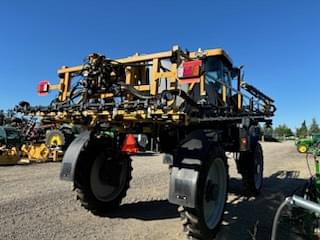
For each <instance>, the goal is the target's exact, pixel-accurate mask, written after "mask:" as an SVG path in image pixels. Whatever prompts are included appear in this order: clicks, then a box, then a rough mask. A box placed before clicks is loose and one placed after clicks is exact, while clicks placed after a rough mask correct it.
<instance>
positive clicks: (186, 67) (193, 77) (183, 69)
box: [178, 60, 202, 83]
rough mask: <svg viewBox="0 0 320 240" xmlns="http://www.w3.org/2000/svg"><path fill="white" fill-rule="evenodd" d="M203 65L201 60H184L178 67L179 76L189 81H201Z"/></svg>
mask: <svg viewBox="0 0 320 240" xmlns="http://www.w3.org/2000/svg"><path fill="white" fill-rule="evenodd" d="M201 66H202V61H201V60H193V61H187V62H182V63H181V65H180V66H179V68H178V78H179V79H187V80H186V81H188V83H189V82H199V81H200V78H199V77H200V70H201ZM186 81H184V82H186Z"/></svg>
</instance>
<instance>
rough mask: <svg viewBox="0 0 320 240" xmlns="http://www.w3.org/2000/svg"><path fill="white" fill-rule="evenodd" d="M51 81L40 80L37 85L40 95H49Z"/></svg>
mask: <svg viewBox="0 0 320 240" xmlns="http://www.w3.org/2000/svg"><path fill="white" fill-rule="evenodd" d="M49 85H50V84H49V81H47V80H42V81H40V82H39V84H38V86H37V92H38V94H39V95H40V96H46V95H48V92H49Z"/></svg>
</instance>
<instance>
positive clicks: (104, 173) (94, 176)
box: [90, 154, 128, 202]
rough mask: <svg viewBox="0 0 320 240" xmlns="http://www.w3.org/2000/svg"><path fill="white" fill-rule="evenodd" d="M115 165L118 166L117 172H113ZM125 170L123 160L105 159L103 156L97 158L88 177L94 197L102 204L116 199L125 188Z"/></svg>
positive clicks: (124, 161) (125, 165) (125, 166)
mask: <svg viewBox="0 0 320 240" xmlns="http://www.w3.org/2000/svg"><path fill="white" fill-rule="evenodd" d="M116 161H121V162H116ZM115 163H118V164H119V165H118V167H119V169H118V170H117V171H114V166H113V165H114V164H115ZM111 167H112V168H111ZM127 169H128V168H127V164H126V160H125V158H124V159H117V160H112V158H111V157H106V156H105V155H104V154H102V155H100V156H99V157H97V158H96V160H95V161H94V163H93V165H92V168H91V175H90V185H91V189H92V193H93V194H94V196H95V197H96V198H97V199H98V200H100V201H103V202H109V201H112V200H114V199H115V198H117V197H118V196H119V194H120V193H121V191H122V190H123V188H124V186H125V182H126V176H127V175H126V173H127ZM115 182H117V184H115Z"/></svg>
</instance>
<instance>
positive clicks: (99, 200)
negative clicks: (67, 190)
mask: <svg viewBox="0 0 320 240" xmlns="http://www.w3.org/2000/svg"><path fill="white" fill-rule="evenodd" d="M95 152H97V153H95ZM90 157H91V158H90ZM79 161H80V162H79V166H77V168H76V173H75V174H76V175H75V181H74V188H75V191H76V194H77V200H79V201H80V203H81V205H82V206H83V207H84V208H86V209H87V210H89V211H91V212H92V213H93V214H96V215H101V214H106V213H108V212H110V211H111V210H114V209H115V208H118V207H119V205H120V204H121V201H122V199H123V198H124V197H125V196H126V194H127V190H128V189H129V187H130V181H131V179H132V175H131V172H132V166H131V158H130V157H129V156H127V155H124V154H122V153H120V152H118V153H115V152H114V151H113V150H111V149H108V150H106V151H97V149H95V150H87V151H85V152H84V153H83V154H82V156H81V159H80V160H79ZM101 171H103V172H104V173H105V174H103V175H102V174H101V173H102V172H101Z"/></svg>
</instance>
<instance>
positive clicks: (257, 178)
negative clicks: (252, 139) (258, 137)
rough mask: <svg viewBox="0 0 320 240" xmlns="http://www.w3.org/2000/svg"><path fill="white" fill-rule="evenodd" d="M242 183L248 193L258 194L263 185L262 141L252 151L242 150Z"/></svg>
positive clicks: (240, 162) (240, 161)
mask: <svg viewBox="0 0 320 240" xmlns="http://www.w3.org/2000/svg"><path fill="white" fill-rule="evenodd" d="M239 164H240V173H241V175H242V183H243V186H244V188H245V192H246V194H247V195H250V196H256V195H258V194H259V193H260V192H261V188H262V185H263V167H264V166H263V165H264V163H263V151H262V147H261V145H260V143H256V144H255V146H254V147H253V150H252V151H250V152H241V153H240V157H239Z"/></svg>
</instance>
